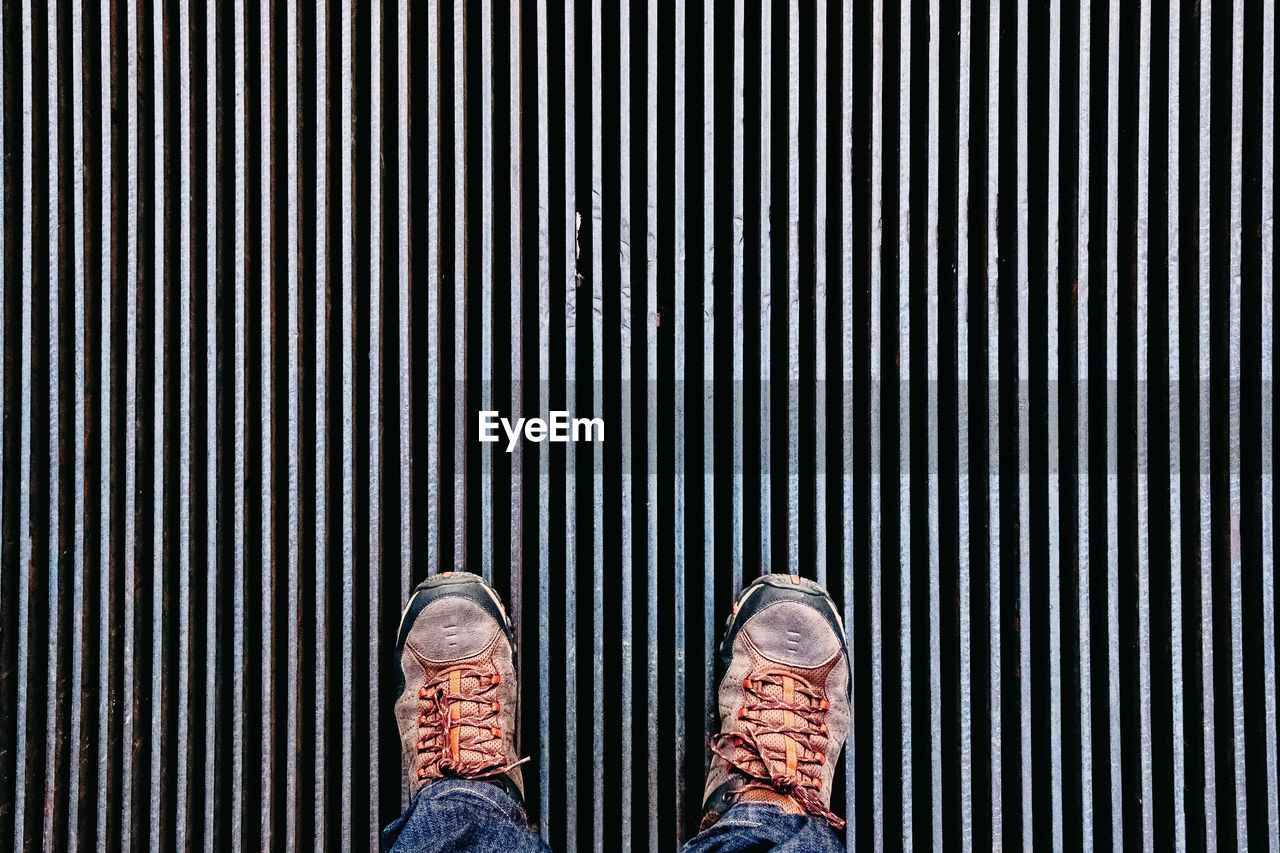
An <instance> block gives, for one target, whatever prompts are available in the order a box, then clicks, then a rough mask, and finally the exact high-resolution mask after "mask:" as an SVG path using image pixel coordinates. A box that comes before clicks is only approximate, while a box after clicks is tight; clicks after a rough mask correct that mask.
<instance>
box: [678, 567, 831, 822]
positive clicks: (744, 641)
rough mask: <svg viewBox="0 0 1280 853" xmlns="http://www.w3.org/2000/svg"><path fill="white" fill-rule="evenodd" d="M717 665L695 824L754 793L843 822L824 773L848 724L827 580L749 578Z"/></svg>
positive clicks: (712, 819) (776, 576)
mask: <svg viewBox="0 0 1280 853" xmlns="http://www.w3.org/2000/svg"><path fill="white" fill-rule="evenodd" d="M720 667H721V670H722V671H723V672H724V676H723V677H722V678H721V680H720V689H719V701H720V732H719V734H717V735H715V736H714V737H713V738H712V741H711V749H712V751H713V753H714V755H713V756H712V759H711V770H710V772H709V773H708V774H707V787H706V790H705V793H704V795H703V810H704V813H705V815H706V817H705V818H704V819H703V827H704V828H705V827H707V826H710V825H711V824H713V823H714V822H715V821H716V820H718V819H719V817H720V816H721V815H722V814H724V813H725V812H726V811H728V810H729V808H730V807H731V806H733V805H734V804H735V803H737V802H751V801H761V802H772V803H774V804H776V805H779V806H780V807H782V808H783V809H784V810H785V811H791V812H794V813H800V812H805V813H807V814H810V815H813V816H814V817H818V818H821V819H823V820H825V821H827V823H829V824H830V825H831V826H832V827H833V828H835V829H842V828H843V827H844V821H843V820H841V819H840V818H838V817H837V816H836V815H835V814H833V813H832V812H831V808H830V807H831V781H832V777H833V776H834V775H835V767H836V762H837V761H838V760H839V758H840V750H841V749H843V748H844V741H845V736H846V735H847V734H848V731H849V721H850V712H851V707H850V706H851V701H852V686H851V684H852V679H851V677H850V676H851V671H850V666H849V653H848V648H847V646H846V644H845V634H844V625H843V624H842V622H841V621H840V615H839V612H838V611H837V610H836V606H835V602H833V601H832V600H831V597H830V596H829V595H827V592H826V590H824V589H823V588H822V587H820V586H818V585H817V584H816V583H814V582H813V581H809V580H805V579H803V578H800V577H796V576H793V575H785V574H769V575H764V576H762V577H760V578H757V579H756V580H755V581H754V582H752V583H751V585H750V586H748V587H747V588H746V589H745V590H744V591H743V593H742V595H741V596H739V598H738V602H737V604H735V605H734V608H733V613H732V614H731V615H730V617H729V621H728V624H727V625H726V627H725V635H724V641H723V642H722V643H721V646H720Z"/></svg>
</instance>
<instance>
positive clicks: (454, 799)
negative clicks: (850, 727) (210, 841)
mask: <svg viewBox="0 0 1280 853" xmlns="http://www.w3.org/2000/svg"><path fill="white" fill-rule="evenodd" d="M382 849H383V850H384V851H393V852H394V853H550V850H551V848H550V847H548V846H547V843H546V842H545V841H543V840H542V839H541V838H540V837H539V836H538V833H537V831H536V830H534V829H533V828H532V827H530V826H529V825H528V824H527V823H526V822H525V818H524V812H523V810H522V809H521V808H520V804H519V803H517V802H516V801H515V800H514V799H512V798H511V797H510V796H509V795H508V794H507V793H506V792H505V791H503V790H502V789H501V788H498V787H497V786H496V785H491V784H489V783H488V782H472V781H468V780H464V779H441V780H440V781H438V782H433V783H431V784H430V785H427V786H426V787H425V788H423V789H422V791H421V792H420V793H419V794H418V796H417V798H416V799H415V800H414V801H413V802H412V803H410V805H409V810H408V811H406V812H405V813H404V814H403V815H401V816H400V817H399V818H397V819H396V820H395V821H394V822H393V823H392V824H391V825H390V826H388V827H387V828H386V829H384V830H383V831H382ZM770 850H776V851H778V853H842V851H844V844H843V843H842V842H841V841H840V840H839V839H838V838H836V835H835V833H833V832H832V831H831V828H830V827H828V826H827V825H826V823H824V822H823V821H820V820H817V819H815V818H811V817H808V816H807V815H791V814H785V813H784V812H783V811H782V810H781V809H778V808H776V807H774V806H771V805H767V804H765V803H739V804H738V805H736V806H734V807H733V808H731V809H729V811H728V812H726V813H725V815H724V816H723V817H721V818H720V820H718V821H716V822H715V824H713V825H712V826H711V828H710V829H707V830H705V831H703V832H701V833H699V834H698V835H697V836H696V837H695V838H693V839H691V840H690V841H689V843H687V844H686V845H685V846H684V850H683V852H682V853H765V851H770Z"/></svg>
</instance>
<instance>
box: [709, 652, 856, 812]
mask: <svg viewBox="0 0 1280 853" xmlns="http://www.w3.org/2000/svg"><path fill="white" fill-rule="evenodd" d="M784 679H786V680H787V681H789V682H790V685H789V686H790V691H791V692H792V693H793V694H794V697H795V698H794V699H792V700H790V701H788V700H787V699H786V698H784V697H785V694H786V692H787V691H786V690H785V689H784V684H785V682H784ZM766 686H771V687H773V688H775V689H773V690H770V691H769V692H768V693H766V692H765V688H766ZM742 687H743V689H744V690H745V691H746V695H747V697H748V702H747V704H746V705H744V706H743V707H741V708H739V709H738V719H739V720H740V721H742V722H744V723H746V724H747V726H746V730H745V731H742V730H740V731H738V732H720V733H718V734H717V735H715V737H713V738H712V740H711V750H712V752H714V753H715V754H716V755H718V756H720V757H721V758H723V759H724V760H725V761H727V762H728V763H729V764H730V765H732V766H733V767H734V768H735V769H737V770H738V771H739V772H740V773H742V775H743V776H745V777H747V782H746V784H745V785H744V786H743V790H749V789H757V790H770V791H775V792H777V793H779V794H783V795H785V796H789V797H791V798H792V799H793V800H794V801H795V802H796V804H797V805H798V806H800V808H802V809H803V810H804V811H806V812H807V813H809V814H811V815H813V816H814V817H817V818H820V819H821V820H824V821H826V822H827V823H828V824H829V825H830V826H831V827H832V828H833V829H836V830H841V829H844V826H845V822H844V821H843V820H841V819H840V818H839V817H838V816H837V815H836V814H835V813H833V812H832V811H831V810H830V809H829V808H827V807H826V806H825V805H824V804H823V802H822V798H821V797H820V796H819V795H818V792H819V790H820V789H821V787H822V781H821V780H820V779H819V778H818V772H819V771H817V770H816V768H818V767H821V766H822V765H824V764H825V763H826V756H825V754H824V753H823V752H822V751H821V750H819V749H818V748H817V747H816V745H815V741H816V739H817V738H818V737H822V738H829V737H830V733H829V732H828V731H827V727H826V725H825V724H824V723H823V719H824V718H825V717H826V715H827V709H828V708H829V707H830V706H829V704H828V702H827V700H826V699H824V698H822V697H821V696H819V695H818V693H817V691H815V690H814V689H813V688H811V687H810V686H809V685H808V684H806V683H805V682H804V681H802V680H801V679H799V678H797V677H795V676H794V675H793V674H791V673H780V672H766V673H763V674H761V675H759V676H757V677H756V678H755V679H752V678H751V676H747V677H746V678H744V679H743V681H742ZM766 712H774V713H771V714H770V716H769V718H768V719H766V718H765V716H764V715H765V713H766ZM776 712H783V713H781V714H779V713H776ZM788 712H789V713H790V715H791V717H790V719H791V720H792V722H791V723H785V722H783V720H785V719H787V718H786V713H788ZM766 738H767V739H768V740H769V741H770V743H766V742H765V741H766ZM788 740H790V741H791V742H793V743H794V744H795V749H794V753H793V754H794V758H793V759H792V765H793V768H794V769H791V768H789V767H788V760H787V759H788V750H787V748H786V743H787V741H788ZM730 741H731V742H732V747H733V748H732V749H728V748H724V749H722V746H723V745H724V744H725V743H726V742H730ZM778 743H781V744H782V746H781V747H779V746H776V745H775V744H778ZM731 753H733V754H731ZM761 767H763V768H764V771H763V773H762V772H760V769H759V768H761ZM779 767H781V768H782V771H783V772H782V773H779V772H778V771H777V769H776V768H779ZM802 767H809V768H814V769H813V770H812V771H810V772H806V771H805V770H803V769H801V768H802Z"/></svg>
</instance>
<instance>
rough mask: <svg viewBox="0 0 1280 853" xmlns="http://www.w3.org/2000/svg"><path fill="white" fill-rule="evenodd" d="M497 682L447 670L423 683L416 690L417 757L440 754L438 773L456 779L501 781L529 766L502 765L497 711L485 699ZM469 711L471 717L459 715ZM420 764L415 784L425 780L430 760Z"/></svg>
mask: <svg viewBox="0 0 1280 853" xmlns="http://www.w3.org/2000/svg"><path fill="white" fill-rule="evenodd" d="M499 683H501V677H500V676H499V675H498V673H496V672H492V673H484V672H480V671H479V670H476V669H471V668H468V667H459V668H456V669H451V670H446V671H445V672H443V673H441V674H440V675H439V676H438V677H436V678H435V679H433V680H432V681H429V682H427V684H426V685H425V686H424V687H423V688H422V689H421V690H419V691H418V698H419V699H421V700H422V701H424V702H425V703H426V707H425V708H424V709H423V712H422V713H421V714H420V715H419V716H418V730H419V732H420V733H421V734H420V736H419V738H418V755H419V756H429V754H430V753H433V752H436V753H439V757H438V758H437V759H436V764H437V766H438V767H439V768H440V772H441V773H442V774H443V775H445V776H453V777H456V778H459V779H484V778H488V777H492V776H500V775H502V774H504V773H507V772H509V771H510V770H512V769H513V768H515V767H517V766H519V765H520V764H523V763H524V762H526V761H528V760H529V759H527V758H523V759H521V760H519V761H516V762H513V763H510V764H508V763H507V760H506V750H505V748H504V746H503V739H502V729H501V728H499V727H498V726H497V725H494V722H496V719H497V717H498V712H499V710H500V707H501V706H500V705H499V703H498V702H495V701H492V700H490V699H488V698H487V695H488V694H489V693H491V692H492V691H493V690H494V688H496V687H497V686H498V684H499ZM468 707H469V708H470V713H463V710H464V709H465V708H468ZM422 761H423V764H422V766H420V767H419V768H418V779H419V780H425V779H426V778H427V767H426V765H427V764H428V763H429V762H430V758H429V757H428V758H423V759H422Z"/></svg>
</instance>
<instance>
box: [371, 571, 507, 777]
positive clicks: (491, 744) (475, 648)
mask: <svg viewBox="0 0 1280 853" xmlns="http://www.w3.org/2000/svg"><path fill="white" fill-rule="evenodd" d="M515 647H516V643H515V632H514V630H513V629H512V627H511V621H510V620H509V619H508V618H507V613H506V610H504V609H503V607H502V602H501V601H499V599H498V595H497V593H495V592H494V591H493V590H492V589H491V588H490V587H489V585H488V584H486V583H485V582H484V581H483V580H482V579H481V578H480V576H479V575H473V574H467V573H465V572H445V573H443V574H439V575H433V576H431V577H429V578H427V579H426V580H425V581H423V582H422V583H420V584H418V586H417V588H416V589H415V590H414V591H413V595H412V596H411V597H410V598H409V604H408V606H406V607H405V611H404V617H403V618H402V619H401V621H400V630H399V631H398V632H397V639H396V664H397V665H398V667H399V670H400V672H399V684H398V686H399V693H398V695H399V698H398V699H397V700H396V705H395V712H396V724H397V725H398V726H399V727H400V742H401V746H402V749H403V758H404V769H405V773H406V774H407V775H408V777H409V796H410V798H411V799H412V798H413V797H414V796H416V795H417V793H418V791H420V790H421V789H422V787H423V786H424V785H426V784H428V783H430V782H433V781H435V780H437V779H440V778H442V777H446V776H447V777H451V778H455V779H483V780H485V781H489V782H493V783H494V784H497V785H498V786H499V787H501V788H503V789H504V790H506V791H507V792H508V793H510V794H512V795H513V796H515V797H516V799H517V800H520V801H523V799H524V783H523V780H522V779H521V776H520V765H521V764H522V763H523V761H520V760H517V758H516V747H515V730H516V715H517V702H518V701H519V684H518V682H517V675H516V673H517V669H516V649H515ZM526 760H527V759H526Z"/></svg>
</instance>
